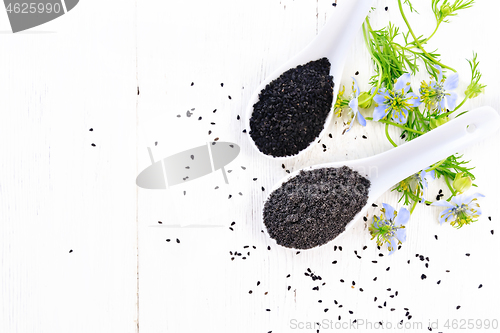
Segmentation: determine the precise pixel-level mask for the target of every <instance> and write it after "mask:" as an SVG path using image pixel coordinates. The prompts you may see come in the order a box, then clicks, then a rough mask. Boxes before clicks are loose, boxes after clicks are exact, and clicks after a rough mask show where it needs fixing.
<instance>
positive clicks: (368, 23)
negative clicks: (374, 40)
mask: <svg viewBox="0 0 500 333" xmlns="http://www.w3.org/2000/svg"><path fill="white" fill-rule="evenodd" d="M366 29H369V31H370V32H373V29H372V27H371V25H370V20H369V19H368V16H367V17H366V19H365V22H364V23H363V38H364V40H365V44H366V46H367V48H368V53H370V56H371V58H372V60H373V61H374V62H375V63H376V64H377V68H378V82H377V89H375V90H374V91H373V94H371V95H370V99H373V97H375V95H376V94H377V92H378V91H379V89H380V87H381V86H382V74H383V70H382V64H381V63H380V61H379V60H378V59H377V58H375V56H374V55H373V52H372V48H371V47H370V45H369V44H368V43H369V41H368V34H367V33H366Z"/></svg>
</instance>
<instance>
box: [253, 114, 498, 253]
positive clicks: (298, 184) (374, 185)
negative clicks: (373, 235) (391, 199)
mask: <svg viewBox="0 0 500 333" xmlns="http://www.w3.org/2000/svg"><path fill="white" fill-rule="evenodd" d="M499 127H500V116H499V115H498V113H497V111H495V110H494V109H492V108H491V107H488V106H484V107H480V108H478V109H475V110H472V111H469V112H467V113H466V114H463V115H461V116H459V117H457V118H456V119H453V120H451V121H449V122H448V123H446V124H444V125H442V126H439V127H438V128H436V129H434V130H432V131H430V132H428V133H426V134H424V135H422V136H420V137H418V138H416V139H414V140H412V141H410V142H407V143H404V144H402V145H401V146H399V147H396V148H393V149H390V150H388V151H385V152H383V153H381V154H378V155H375V156H371V157H367V158H363V159H358V160H352V161H344V162H334V163H327V164H321V165H316V166H311V167H308V168H305V169H301V170H298V171H295V172H293V173H291V174H290V175H288V176H287V177H285V178H283V179H282V180H281V181H279V182H278V183H277V184H276V186H275V187H274V188H273V190H272V191H271V193H270V194H269V196H268V198H267V200H266V202H265V204H264V210H263V220H264V224H265V226H266V229H267V233H268V234H269V236H270V237H271V238H273V239H275V240H276V242H277V243H278V244H279V245H282V246H284V247H289V248H294V249H310V248H313V247H316V246H320V245H323V244H326V243H328V242H329V241H331V240H333V239H335V238H336V237H338V236H339V235H341V234H342V233H343V232H345V231H346V230H348V229H349V228H350V227H352V226H353V224H354V223H355V222H356V221H358V220H360V219H361V217H362V216H363V215H364V214H365V213H366V210H367V209H368V207H369V206H370V205H371V204H372V203H373V202H375V201H376V200H377V198H378V197H379V196H381V195H382V194H383V193H384V192H386V191H387V190H389V189H390V188H391V187H392V186H393V185H394V184H396V183H398V182H399V181H401V180H403V179H405V178H406V177H408V176H411V175H412V174H415V173H418V172H419V171H420V170H422V169H424V168H428V167H429V166H431V165H432V164H434V163H436V162H437V161H440V160H442V159H443V158H446V157H447V156H450V155H452V154H455V153H457V152H459V151H461V150H463V149H464V148H466V147H467V146H469V145H471V144H473V143H475V142H478V141H480V140H482V139H484V138H486V137H488V136H489V135H491V134H493V133H494V132H496V131H497V130H498V128H499Z"/></svg>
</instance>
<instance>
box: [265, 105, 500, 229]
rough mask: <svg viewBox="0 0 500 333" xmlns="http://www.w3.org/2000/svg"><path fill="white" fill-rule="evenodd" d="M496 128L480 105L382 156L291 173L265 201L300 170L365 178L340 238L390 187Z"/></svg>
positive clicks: (494, 117) (495, 119)
mask: <svg viewBox="0 0 500 333" xmlns="http://www.w3.org/2000/svg"><path fill="white" fill-rule="evenodd" d="M499 127H500V116H499V115H498V113H497V111H495V110H494V109H493V108H491V107H489V106H483V107H480V108H477V109H474V110H472V111H469V112H467V113H465V114H463V115H461V116H459V117H457V118H455V119H453V120H451V121H449V122H448V123H446V124H444V125H442V126H439V127H438V128H436V129H434V130H432V131H430V132H428V133H426V134H424V135H422V136H420V137H418V138H416V139H414V140H412V141H409V142H406V143H404V144H403V145H401V146H398V147H396V148H393V149H390V150H388V151H385V152H383V153H381V154H377V155H374V156H371V157H366V158H362V159H357V160H351V161H342V162H334V163H325V164H319V165H315V166H310V167H307V168H304V169H300V170H297V171H294V172H293V173H291V174H290V175H288V176H287V177H284V178H283V179H282V180H280V181H279V182H278V183H276V185H275V186H274V187H273V189H272V190H271V192H270V193H269V196H268V198H267V200H269V198H270V196H271V195H272V193H273V192H274V191H276V190H277V189H278V188H280V187H281V186H282V185H283V184H285V183H286V182H287V181H289V180H290V179H292V178H294V177H296V176H297V175H298V174H299V173H300V171H302V170H304V171H306V170H313V169H321V168H340V167H343V166H347V167H349V168H351V169H352V170H354V171H357V172H358V173H359V174H360V175H362V176H363V177H365V178H367V179H368V180H369V181H370V183H371V184H370V187H369V190H368V198H367V201H366V204H365V206H364V207H363V208H362V209H361V210H360V211H359V212H358V213H357V214H356V215H355V216H354V218H353V219H352V220H351V221H350V222H348V223H347V225H346V226H345V229H344V231H343V232H342V233H341V234H340V235H342V234H344V233H345V232H346V231H347V230H349V229H350V228H352V226H353V225H354V224H355V223H356V222H357V221H358V220H360V219H361V217H362V216H363V215H364V214H365V213H366V211H367V209H368V207H370V206H371V203H373V202H375V201H376V200H377V198H379V197H380V196H381V195H382V194H383V193H384V192H386V191H387V190H389V189H390V188H391V187H392V186H393V185H395V184H397V183H398V182H400V181H401V180H403V179H405V178H407V177H409V176H411V175H413V174H415V173H417V172H419V171H420V170H422V169H425V168H428V167H429V166H431V165H432V164H434V163H436V162H437V161H440V160H442V159H444V158H446V157H447V156H450V155H452V154H455V153H458V152H460V151H461V150H463V149H464V148H466V147H467V146H469V145H472V144H474V143H476V142H478V141H481V140H482V139H484V138H486V137H488V136H490V135H491V134H493V133H495V132H496V131H497V130H498V128H499ZM333 218H334V217H333ZM266 229H267V226H266ZM340 235H338V236H336V237H335V238H337V237H339V236H340Z"/></svg>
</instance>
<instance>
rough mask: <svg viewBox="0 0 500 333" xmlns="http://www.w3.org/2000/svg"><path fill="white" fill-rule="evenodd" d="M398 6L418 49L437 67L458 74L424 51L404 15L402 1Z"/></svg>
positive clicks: (399, 1)
mask: <svg viewBox="0 0 500 333" xmlns="http://www.w3.org/2000/svg"><path fill="white" fill-rule="evenodd" d="M398 6H399V11H400V12H401V16H402V17H403V20H404V21H405V24H406V26H407V27H408V31H409V32H410V34H411V36H412V37H413V40H414V41H415V43H416V44H417V46H418V48H419V49H420V50H422V52H423V53H424V54H425V55H426V56H427V57H428V58H429V59H430V60H432V61H433V62H434V63H436V64H437V65H439V66H441V67H442V68H447V69H449V70H451V71H453V72H455V73H456V72H457V71H456V70H454V69H453V68H451V67H448V66H446V65H444V64H442V63H441V62H440V61H438V60H437V59H435V58H433V57H432V56H431V55H430V54H429V53H427V51H426V50H425V49H424V47H423V46H422V44H420V42H419V41H418V38H417V36H415V33H414V32H413V30H412V28H411V27H410V23H409V22H408V19H407V18H406V16H405V14H404V11H403V6H402V5H401V0H398Z"/></svg>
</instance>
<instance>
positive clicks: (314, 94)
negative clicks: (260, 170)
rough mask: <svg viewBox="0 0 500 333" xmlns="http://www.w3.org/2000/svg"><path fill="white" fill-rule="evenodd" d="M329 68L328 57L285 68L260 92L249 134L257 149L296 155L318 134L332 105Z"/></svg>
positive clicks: (278, 154) (271, 153)
mask: <svg viewBox="0 0 500 333" xmlns="http://www.w3.org/2000/svg"><path fill="white" fill-rule="evenodd" d="M329 72H330V62H329V61H328V59H326V58H322V59H319V60H316V61H311V62H308V63H307V64H305V65H300V66H297V67H295V68H292V69H290V70H287V71H286V72H284V73H283V74H281V76H280V77H278V78H277V79H276V80H274V81H272V82H271V83H269V84H268V85H267V86H266V87H265V88H264V89H263V90H262V91H261V92H260V94H259V101H258V102H257V103H255V104H254V106H253V113H252V117H251V118H250V128H251V131H250V135H251V136H252V139H253V140H254V142H255V145H256V146H257V147H258V149H259V150H260V151H261V152H263V153H264V154H267V155H272V156H292V155H296V154H297V153H299V152H300V151H301V150H303V149H304V148H306V147H307V146H309V144H310V143H311V142H313V141H314V140H315V139H316V138H317V137H318V135H319V133H320V132H321V130H322V129H323V128H324V125H325V124H324V123H325V120H326V117H327V116H328V113H329V112H330V108H331V106H332V100H333V77H332V76H330V75H329ZM313 115H314V116H313Z"/></svg>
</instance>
